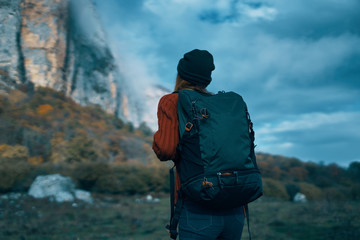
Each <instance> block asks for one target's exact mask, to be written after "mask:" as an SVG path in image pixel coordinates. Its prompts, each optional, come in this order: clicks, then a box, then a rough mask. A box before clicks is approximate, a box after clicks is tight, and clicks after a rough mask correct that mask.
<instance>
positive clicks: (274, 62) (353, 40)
mask: <svg viewBox="0 0 360 240" xmlns="http://www.w3.org/2000/svg"><path fill="white" fill-rule="evenodd" d="M94 1H95V3H96V7H97V9H98V12H99V16H100V19H101V20H102V23H103V25H104V28H105V30H106V34H107V38H108V41H109V42H110V44H111V47H112V49H113V51H114V54H115V55H116V57H117V58H118V60H119V62H120V66H121V67H122V69H123V71H125V72H126V74H127V75H128V76H130V77H131V78H132V79H134V80H133V81H135V82H137V83H139V85H140V84H141V85H144V84H145V85H146V84H154V83H155V84H161V85H163V86H165V87H167V88H168V89H172V88H173V85H174V80H175V77H176V66H177V63H178V60H179V59H180V58H181V57H182V56H183V54H184V53H185V52H188V51H190V50H192V49H195V48H198V49H206V50H208V51H209V52H211V53H212V54H213V56H214V59H215V66H216V69H215V71H214V72H213V82H212V83H211V85H210V86H209V90H211V91H213V92H216V91H218V90H226V91H229V90H232V91H235V92H237V93H239V94H240V95H242V96H243V97H244V99H245V101H246V102H247V104H248V106H249V111H250V114H251V116H252V119H253V122H254V124H255V131H256V144H257V151H259V152H266V153H272V154H281V155H284V156H289V157H297V158H300V159H301V160H303V161H313V162H317V163H319V162H324V163H325V164H328V163H332V162H335V163H337V164H339V165H342V166H347V164H349V163H350V162H352V161H360V14H359V12H360V1H359V0H291V1H286V0H267V1H263V0H258V1H251V0H248V1H242V0H196V1H194V0H132V1H128V0H94Z"/></svg>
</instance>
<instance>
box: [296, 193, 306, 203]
mask: <svg viewBox="0 0 360 240" xmlns="http://www.w3.org/2000/svg"><path fill="white" fill-rule="evenodd" d="M294 202H298V203H305V202H307V199H306V196H305V194H303V193H300V192H298V193H296V194H295V196H294Z"/></svg>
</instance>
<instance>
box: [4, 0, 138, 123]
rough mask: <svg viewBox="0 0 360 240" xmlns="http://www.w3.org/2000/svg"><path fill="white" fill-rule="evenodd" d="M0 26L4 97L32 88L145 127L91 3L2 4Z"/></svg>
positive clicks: (23, 0)
mask: <svg viewBox="0 0 360 240" xmlns="http://www.w3.org/2000/svg"><path fill="white" fill-rule="evenodd" d="M0 24H1V25H0V35H1V40H0V43H1V44H0V91H1V92H3V93H4V92H5V93H6V89H8V88H15V87H16V86H17V85H19V84H24V83H25V84H26V83H33V84H34V85H35V86H46V87H51V88H53V89H55V90H59V91H63V92H65V93H66V94H67V95H68V96H70V97H72V98H73V99H74V100H75V101H77V102H79V103H80V104H82V105H88V104H98V105H100V106H101V107H102V108H104V109H105V110H106V111H108V112H110V113H115V114H116V115H117V116H119V117H121V118H122V119H124V120H131V121H134V122H140V121H141V119H142V116H141V112H142V110H141V107H140V106H141V104H140V103H139V102H138V101H137V100H136V97H133V95H134V94H130V92H132V91H131V86H130V85H131V84H129V81H126V80H125V79H124V77H122V75H121V72H120V69H119V66H118V65H117V63H116V61H115V59H114V57H113V55H112V53H111V50H110V48H109V47H108V45H107V41H106V35H105V33H104V31H103V29H102V27H101V23H100V21H99V19H98V17H97V13H96V10H95V8H94V5H93V4H92V2H91V1H90V0H11V1H9V0H0ZM131 96H132V97H131ZM129 109H131V111H129Z"/></svg>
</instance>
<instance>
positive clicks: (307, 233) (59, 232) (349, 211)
mask: <svg viewBox="0 0 360 240" xmlns="http://www.w3.org/2000/svg"><path fill="white" fill-rule="evenodd" d="M159 197H160V202H158V203H147V202H146V201H145V200H143V199H144V198H143V197H136V196H131V197H130V196H119V195H112V196H110V195H96V196H95V199H96V200H95V202H94V204H92V205H89V204H85V203H82V202H78V203H76V206H75V204H72V203H62V204H59V203H55V202H50V201H48V200H46V199H43V200H38V199H33V198H30V197H28V196H26V195H22V196H21V197H20V198H19V199H11V198H10V199H4V198H0V239H6V240H7V239H9V240H12V239H14V240H15V239H16V240H18V239H25V240H28V239H30V240H31V239H42V240H47V239H62V240H66V239H71V240H77V239H79V240H81V239H86V240H88V239H90V240H91V239H115V240H116V239H121V240H138V239H139V240H140V239H146V240H162V239H164V240H165V239H169V238H168V236H167V233H166V232H165V228H164V226H165V225H166V224H167V222H168V217H169V209H168V207H169V204H168V202H169V200H168V196H166V195H163V196H159ZM249 208H250V217H251V224H250V226H251V229H252V234H253V239H256V240H272V239H276V240H282V239H286V240H292V239H294V240H302V239H304V240H305V239H306V240H330V239H331V240H337V239H339V240H340V239H341V240H348V239H349V240H350V239H351V240H353V239H360V229H359V228H358V226H360V203H358V202H328V201H322V202H308V203H298V204H295V203H291V202H286V201H282V200H271V199H266V198H262V199H260V200H258V201H257V202H254V203H252V204H250V206H249ZM246 239H248V234H247V229H246V225H245V228H244V231H243V240H246Z"/></svg>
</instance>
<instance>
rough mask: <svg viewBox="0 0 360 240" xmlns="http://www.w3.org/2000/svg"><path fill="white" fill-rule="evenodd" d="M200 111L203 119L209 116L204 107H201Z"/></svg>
mask: <svg viewBox="0 0 360 240" xmlns="http://www.w3.org/2000/svg"><path fill="white" fill-rule="evenodd" d="M200 113H201V116H202V117H203V118H205V119H207V118H209V113H208V111H207V109H206V108H202V109H201V110H200Z"/></svg>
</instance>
